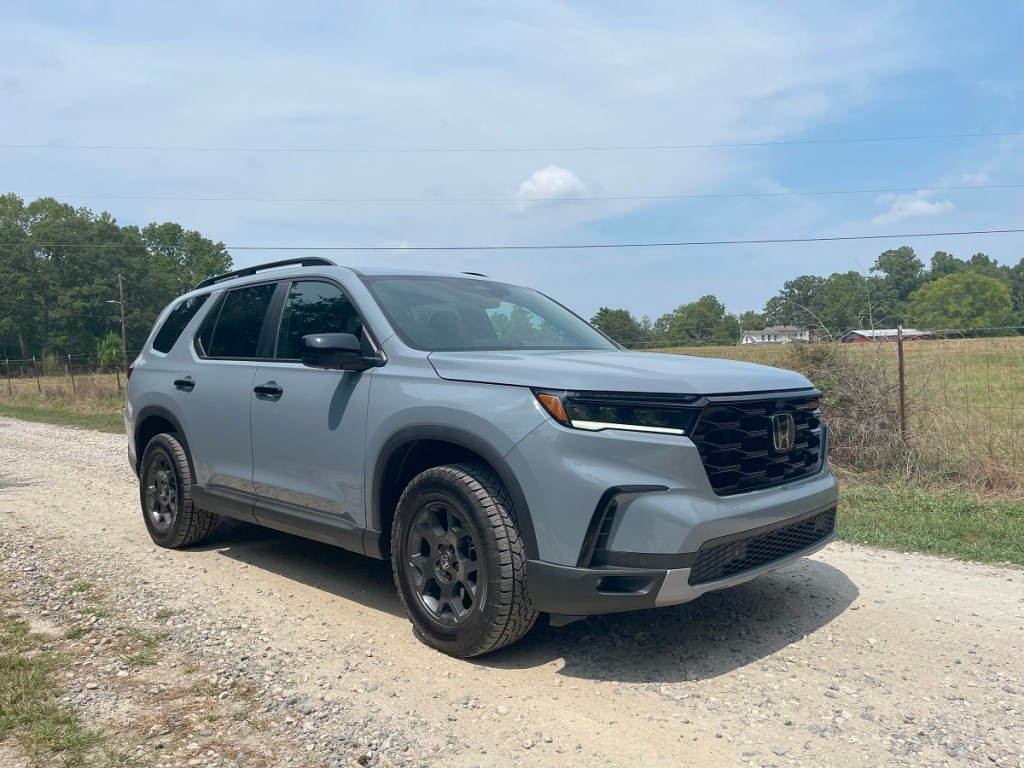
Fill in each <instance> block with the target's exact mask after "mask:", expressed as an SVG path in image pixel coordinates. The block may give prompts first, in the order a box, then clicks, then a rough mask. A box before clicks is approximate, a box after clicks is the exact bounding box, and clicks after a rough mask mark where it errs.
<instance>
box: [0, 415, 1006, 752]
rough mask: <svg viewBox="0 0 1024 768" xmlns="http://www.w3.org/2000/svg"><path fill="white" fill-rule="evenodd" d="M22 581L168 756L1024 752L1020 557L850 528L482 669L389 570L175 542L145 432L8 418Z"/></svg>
mask: <svg viewBox="0 0 1024 768" xmlns="http://www.w3.org/2000/svg"><path fill="white" fill-rule="evenodd" d="M895 512H898V510H894V513H895ZM0 574H2V585H3V590H4V593H5V594H6V595H7V596H8V601H9V602H10V601H13V602H14V604H15V606H22V608H23V609H24V610H25V611H26V612H27V613H28V614H29V615H30V616H31V617H32V619H33V621H34V626H35V627H36V628H37V629H38V630H40V631H42V632H50V633H51V634H52V635H53V637H54V638H55V642H57V640H58V639H59V640H60V641H61V642H65V643H66V642H71V641H70V640H64V638H67V637H71V638H78V639H77V640H75V642H77V643H79V645H80V648H79V649H78V650H77V651H76V652H75V653H76V655H75V659H76V660H75V661H74V662H73V664H71V665H70V666H69V667H68V669H67V670H66V672H65V674H66V677H67V684H68V685H69V686H70V693H69V695H68V696H67V697H66V699H65V701H66V703H67V704H68V705H69V706H72V707H74V708H76V709H78V710H79V711H80V712H81V713H82V717H83V719H85V720H86V721H87V722H90V723H96V724H98V725H102V726H104V727H107V728H108V729H110V730H111V731H113V732H116V733H120V734H121V735H122V736H123V737H124V738H125V739H126V741H125V742H124V748H125V749H126V750H129V752H130V755H131V756H132V757H133V759H137V760H138V761H139V762H140V763H142V764H147V765H154V766H177V765H182V766H198V765H210V766H221V765H224V766H227V765H239V766H247V765H285V764H291V765H322V766H332V767H335V768H337V767H340V766H351V765H370V766H392V765H394V766H407V765H409V766H411V765H429V766H434V765H438V766H439V765H444V766H446V768H458V767H459V766H472V765H480V766H505V765H522V766H565V765H586V766H621V765H631V766H633V765H644V766H647V765H673V766H681V765H685V766H705V765H707V766H730V765H743V764H748V765H756V766H849V765H857V766H890V765H911V766H959V765H996V766H1021V765H1024V572H1022V571H1021V570H1019V569H1012V568H1008V567H1007V568H1003V567H990V566H983V565H977V564H970V563H963V562H958V561H953V560H943V559H938V558H932V557H924V556H920V555H915V554H902V553H895V552H884V551H876V550H871V549H865V548H861V547H856V546H850V545H845V544H834V545H832V546H830V547H828V548H827V549H826V550H825V551H824V552H822V553H820V554H819V555H817V556H815V557H813V558H809V559H807V560H805V561H802V562H801V563H799V564H798V565H797V566H795V567H793V568H791V569H789V570H787V571H784V572H781V573H778V574H775V575H772V576H770V577H768V578H764V579H761V580H758V581H755V582H752V583H750V584H748V585H744V586H741V587H738V588H735V589H732V590H729V591H726V592H720V593H716V594H710V595H706V596H705V597H703V598H701V599H700V600H698V601H696V602H694V603H690V604H688V605H683V606H677V607H674V608H667V609H660V610H657V611H647V612H643V613H634V614H624V615H618V616H607V617H601V618H592V619H589V620H587V621H584V622H580V623H577V624H573V625H570V626H568V627H564V628H561V629H550V628H538V629H537V630H535V631H534V632H533V633H531V634H530V635H529V636H528V637H527V638H526V639H525V640H524V641H522V642H520V643H519V644H517V645H516V646H514V647H512V648H510V649H506V650H504V651H500V652H498V653H495V654H492V655H489V656H485V657H483V658H478V659H474V660H471V661H459V660H456V659H451V658H448V657H446V656H443V655H441V654H438V653H436V652H434V651H431V650H429V649H428V648H426V647H425V646H423V645H421V644H420V643H419V642H417V641H416V640H415V638H414V637H413V635H412V632H411V628H410V625H409V623H408V621H407V620H406V619H405V618H404V616H403V615H402V614H401V611H400V607H399V603H398V599H397V597H396V595H395V592H394V587H393V584H392V582H391V576H390V571H389V567H388V566H387V565H386V564H385V563H382V562H379V561H374V560H370V559H366V558H362V557H359V556H356V555H353V554H350V553H347V552H344V551H342V550H338V549H333V548H331V547H327V546H323V545H320V544H316V543H313V542H309V541H305V540H302V539H298V538H295V537H291V536H288V535H284V534H280V533H276V532H273V531H269V530H265V529H260V528H257V527H254V526H248V525H244V524H240V523H231V522H225V523H222V524H221V525H220V526H219V527H218V529H217V530H216V531H215V532H214V534H213V535H212V537H211V538H210V539H209V540H208V541H207V542H206V543H204V544H203V545H202V546H200V547H198V548H195V549H191V550H184V551H167V550H162V549H159V548H157V547H155V546H153V544H152V543H151V542H150V540H149V537H148V536H147V534H146V531H145V528H144V526H143V524H142V519H141V513H140V511H139V504H138V491H137V481H136V479H135V477H134V475H133V474H132V473H131V471H130V470H129V468H128V466H127V459H126V446H125V439H124V438H123V437H119V436H116V435H106V434H100V433H94V432H87V431H77V430H70V429H64V428H59V427H53V426H49V425H42V424H30V423H25V422H20V421H15V420H12V419H4V418H0ZM90 606H92V607H91V608H90ZM96 606H101V607H103V609H102V610H98V609H97V608H96ZM140 643H142V644H143V645H140ZM143 646H145V647H143ZM140 649H141V650H140ZM147 649H149V650H147ZM133 653H136V654H137V655H133ZM146 653H149V657H146V656H145V654H146ZM12 754H13V753H12V752H11V748H10V745H6V746H5V745H3V744H0V763H4V764H8V761H13V760H14V759H15V758H13V757H11V755H12ZM5 755H7V758H5Z"/></svg>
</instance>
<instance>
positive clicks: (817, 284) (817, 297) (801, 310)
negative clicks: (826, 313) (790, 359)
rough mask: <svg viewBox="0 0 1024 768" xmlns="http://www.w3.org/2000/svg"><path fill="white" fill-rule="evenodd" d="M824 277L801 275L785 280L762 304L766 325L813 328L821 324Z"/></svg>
mask: <svg viewBox="0 0 1024 768" xmlns="http://www.w3.org/2000/svg"><path fill="white" fill-rule="evenodd" d="M824 287H825V278H824V277H818V276H817V275H801V276H800V277H795V278H793V279H792V280H787V281H786V282H785V283H784V284H783V286H782V290H781V291H779V293H778V295H777V296H773V297H772V298H770V299H769V300H768V303H767V304H765V305H764V316H765V320H766V322H767V324H768V325H795V326H798V327H800V328H814V327H817V326H820V325H821V320H820V318H821V312H822V309H824V306H825V302H824V296H823V293H822V291H823V289H824Z"/></svg>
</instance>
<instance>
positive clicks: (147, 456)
mask: <svg viewBox="0 0 1024 768" xmlns="http://www.w3.org/2000/svg"><path fill="white" fill-rule="evenodd" d="M139 499H140V501H141V502H142V518H143V521H144V522H145V523H146V530H148V531H149V536H150V538H151V539H153V542H154V543H155V544H158V545H159V546H161V547H168V548H171V549H174V548H177V547H187V546H190V545H192V544H198V543H199V542H201V541H202V540H203V539H205V538H206V537H207V535H208V534H209V533H210V529H211V528H213V523H214V522H215V521H216V519H217V516H216V515H214V514H211V513H209V512H206V511H204V510H202V509H197V508H196V507H194V506H193V504H192V468H191V465H190V464H189V461H188V456H187V455H186V453H185V449H184V448H183V447H182V445H181V442H180V441H179V440H178V437H177V435H174V434H171V433H169V432H164V433H161V434H159V435H156V436H155V437H154V438H153V439H152V440H150V441H149V443H148V444H147V445H146V450H145V451H144V452H143V454H142V465H141V467H140V470H139Z"/></svg>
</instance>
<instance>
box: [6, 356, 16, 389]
mask: <svg viewBox="0 0 1024 768" xmlns="http://www.w3.org/2000/svg"><path fill="white" fill-rule="evenodd" d="M4 367H5V368H6V369H7V395H8V396H9V397H14V390H12V389H11V361H10V360H8V359H7V358H6V357H5V358H4Z"/></svg>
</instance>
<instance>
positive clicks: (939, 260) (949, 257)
mask: <svg viewBox="0 0 1024 768" xmlns="http://www.w3.org/2000/svg"><path fill="white" fill-rule="evenodd" d="M966 270H967V262H966V261H964V260H963V259H958V258H957V257H956V256H954V255H953V254H951V253H946V252H945V251H936V252H935V255H934V256H932V260H931V268H930V269H929V270H928V279H929V280H938V279H939V278H940V277H945V276H946V275H955V274H956V273H957V272H964V271H966Z"/></svg>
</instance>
